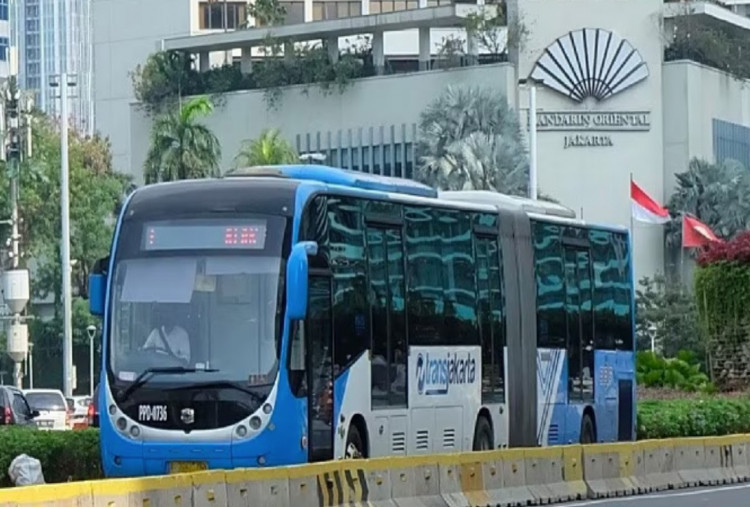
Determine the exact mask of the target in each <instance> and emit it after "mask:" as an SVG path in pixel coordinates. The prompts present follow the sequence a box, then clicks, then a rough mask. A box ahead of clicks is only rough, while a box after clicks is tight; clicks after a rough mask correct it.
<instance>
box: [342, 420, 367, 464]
mask: <svg viewBox="0 0 750 507" xmlns="http://www.w3.org/2000/svg"><path fill="white" fill-rule="evenodd" d="M364 455H365V453H364V444H363V442H362V435H360V434H359V430H358V429H357V427H356V426H350V427H349V435H348V436H347V437H346V459H359V458H362V457H364Z"/></svg>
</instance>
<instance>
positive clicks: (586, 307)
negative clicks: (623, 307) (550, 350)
mask: <svg viewBox="0 0 750 507" xmlns="http://www.w3.org/2000/svg"><path fill="white" fill-rule="evenodd" d="M591 269H592V265H591V251H590V249H589V248H588V245H585V246H584V245H571V244H566V245H565V313H566V321H567V335H568V340H567V353H568V401H569V402H570V403H591V402H593V400H594V381H593V380H594V377H593V374H594V319H593V301H592V283H591V281H592V275H591Z"/></svg>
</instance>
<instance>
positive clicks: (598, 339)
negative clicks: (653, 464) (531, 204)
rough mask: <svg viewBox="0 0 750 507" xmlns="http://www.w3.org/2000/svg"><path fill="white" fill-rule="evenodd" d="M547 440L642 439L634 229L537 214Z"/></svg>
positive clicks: (542, 411)
mask: <svg viewBox="0 0 750 507" xmlns="http://www.w3.org/2000/svg"><path fill="white" fill-rule="evenodd" d="M532 232H533V242H534V261H535V268H534V269H535V275H536V280H537V284H536V289H537V290H536V292H537V335H538V340H537V346H538V359H537V385H538V406H539V411H538V428H537V431H538V435H537V439H538V442H539V445H557V444H571V443H579V442H581V443H590V442H616V441H628V440H633V439H634V438H635V352H634V345H635V344H634V322H633V316H634V309H633V305H634V292H633V283H632V259H631V253H630V242H629V235H628V233H627V231H625V230H621V229H619V230H618V229H611V228H603V227H598V226H594V225H587V226H585V227H584V226H582V225H580V224H574V223H565V222H562V221H549V220H544V219H532Z"/></svg>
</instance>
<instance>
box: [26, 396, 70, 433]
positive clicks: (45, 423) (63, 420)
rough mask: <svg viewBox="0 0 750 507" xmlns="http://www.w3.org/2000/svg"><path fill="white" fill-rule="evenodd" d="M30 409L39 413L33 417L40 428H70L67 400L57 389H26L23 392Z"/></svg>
mask: <svg viewBox="0 0 750 507" xmlns="http://www.w3.org/2000/svg"><path fill="white" fill-rule="evenodd" d="M23 394H24V396H26V400H27V401H28V402H29V406H30V407H31V410H36V411H38V412H39V415H38V416H37V417H36V418H35V419H34V422H36V425H37V427H38V428H39V429H40V430H56V431H64V430H68V429H71V424H70V412H69V411H68V402H67V401H66V400H65V396H63V393H62V391H60V390H58V389H28V390H26V391H24V392H23Z"/></svg>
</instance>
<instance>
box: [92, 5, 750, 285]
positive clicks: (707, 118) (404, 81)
mask: <svg viewBox="0 0 750 507" xmlns="http://www.w3.org/2000/svg"><path fill="white" fill-rule="evenodd" d="M120 3H126V4H130V5H132V4H133V3H134V2H120ZM164 3H165V4H166V3H169V2H168V1H165V2H164ZM174 3H175V4H176V3H178V2H176V0H175V2H174ZM183 3H184V2H183ZM302 3H303V4H304V5H305V11H304V12H305V17H304V19H305V20H306V19H307V18H308V17H309V16H308V13H307V10H308V8H307V3H310V2H307V3H305V2H302ZM116 4H118V2H117V1H116V0H95V9H94V12H95V15H96V16H101V17H104V18H106V16H104V12H105V10H104V6H105V5H109V10H107V12H108V13H109V14H108V16H109V19H110V20H114V19H119V18H118V16H116V15H115V14H116V8H115V6H116ZM97 5H99V6H100V7H99V8H97V7H96V6H97ZM311 5H313V7H314V2H312V3H311ZM418 7H419V8H417V9H413V10H411V11H410V10H407V11H404V12H390V13H387V14H378V15H372V16H359V17H353V18H347V19H329V20H323V21H319V22H316V23H305V24H299V25H295V26H285V27H280V28H278V30H280V31H281V32H283V33H284V34H285V35H287V36H291V37H292V38H295V37H296V39H295V40H302V39H305V38H307V39H310V38H313V37H317V38H318V39H323V40H333V39H336V40H339V41H341V40H343V39H344V38H347V37H352V36H354V35H355V33H363V34H371V35H373V34H374V35H375V39H376V40H375V43H374V44H373V48H375V47H376V46H377V47H381V48H383V49H382V52H381V53H380V54H378V52H377V51H375V53H376V54H375V60H376V65H377V60H378V58H381V59H386V58H389V57H392V56H393V55H412V56H413V57H415V58H417V59H419V60H420V67H423V66H422V65H421V62H422V61H423V60H424V59H425V55H426V58H427V60H429V59H430V57H431V56H433V55H434V44H435V39H436V34H435V30H442V32H440V33H448V32H451V31H455V30H457V27H458V26H460V18H462V17H465V16H466V12H467V11H466V9H468V8H470V7H471V6H468V5H466V4H457V5H448V6H438V7H430V6H428V5H424V6H422V5H421V4H420V5H419V6H418ZM685 8H689V10H690V15H692V16H695V17H696V20H700V21H706V20H708V22H711V23H716V24H720V25H724V26H731V27H732V29H734V30H740V31H747V33H748V34H750V19H748V18H747V17H746V16H745V11H742V10H740V9H739V8H738V7H737V6H734V7H733V8H732V9H734V11H735V12H733V10H732V9H727V8H724V7H722V6H718V5H714V4H705V3H692V4H689V5H688V6H687V7H686V6H685V5H683V4H680V5H678V6H675V5H674V4H664V3H663V2H662V1H661V0H632V1H629V2H626V3H623V2H618V1H616V0H575V1H573V0H509V1H508V13H509V17H510V18H511V21H513V20H515V22H518V21H520V22H522V23H523V25H524V26H525V28H526V32H527V36H526V38H525V40H524V42H523V44H521V45H520V46H519V47H517V48H516V49H515V50H513V51H511V53H510V55H509V62H507V63H496V64H491V65H475V66H469V67H461V68H456V69H448V70H424V71H420V72H411V73H403V74H396V75H379V76H375V77H371V78H366V79H361V80H357V81H356V82H355V83H353V85H352V86H351V87H350V88H349V89H347V90H346V91H345V92H343V93H342V94H339V93H333V94H322V93H320V92H319V91H318V90H317V89H316V88H315V87H312V88H307V87H306V88H304V89H303V87H289V88H287V89H285V90H284V92H283V96H282V97H283V98H282V100H281V103H280V105H279V107H278V109H275V110H269V109H268V108H267V106H266V103H265V101H264V92H263V91H262V90H252V91H240V92H233V93H229V94H226V95H225V96H224V99H225V100H223V101H222V103H221V104H220V105H219V106H218V107H217V109H216V111H215V112H214V114H213V115H212V116H211V117H210V118H208V119H207V120H206V122H207V124H208V125H209V126H210V127H211V128H212V130H213V131H214V132H215V134H216V135H217V136H218V138H219V139H220V141H221V143H222V148H223V160H222V167H225V168H228V167H230V166H231V165H232V159H233V157H234V155H235V154H236V153H237V150H238V149H239V147H240V145H241V143H242V141H243V140H244V139H248V138H253V137H256V136H257V135H258V134H259V133H260V132H261V130H263V129H264V128H267V127H280V128H281V129H282V131H283V133H284V135H285V137H287V138H290V139H292V140H294V141H295V142H296V143H297V145H298V148H299V149H300V150H301V151H302V152H305V151H322V152H324V153H325V154H326V155H328V158H329V160H328V162H329V163H333V164H336V165H342V166H345V167H353V168H355V169H363V170H370V171H374V172H383V171H384V172H388V173H394V174H396V175H404V176H409V175H410V174H411V171H412V170H413V167H414V164H415V153H414V146H415V136H416V128H415V125H416V122H417V121H418V119H419V114H420V112H421V111H422V110H423V109H424V107H425V106H426V105H427V104H428V103H429V102H430V101H431V100H432V99H434V98H435V97H436V96H437V95H438V94H439V93H440V92H441V91H442V90H443V89H444V88H445V87H446V86H447V85H449V84H467V85H469V84H470V85H486V86H490V87H493V88H494V89H496V90H497V92H498V93H500V94H503V95H505V96H506V97H507V99H508V101H509V103H510V105H511V106H512V107H514V108H516V110H517V111H518V112H519V115H520V118H521V121H522V124H523V126H524V128H527V127H528V122H527V113H528V93H527V92H528V86H529V84H528V80H529V79H531V80H532V81H534V82H536V87H537V88H536V89H537V130H538V150H537V154H538V167H539V171H538V174H539V178H538V183H539V189H540V190H541V191H543V192H544V193H545V194H548V195H551V196H552V197H554V198H555V199H557V200H559V201H561V202H562V203H563V204H564V205H566V206H568V207H570V208H572V209H574V210H575V211H576V212H577V213H579V214H580V215H582V216H583V218H584V219H586V220H590V221H595V222H605V223H614V224H619V225H624V226H628V225H630V213H631V211H630V202H629V201H630V195H629V180H630V178H631V176H632V178H633V179H634V180H635V181H636V182H637V183H638V184H639V185H640V186H641V187H642V188H644V189H645V190H646V191H647V192H648V193H649V194H650V195H652V196H653V197H654V198H656V199H658V200H660V201H662V202H666V201H667V200H668V198H669V197H670V195H671V194H672V192H673V190H674V185H675V176H674V175H675V174H676V173H678V172H682V171H685V170H686V169H687V165H688V162H689V160H690V159H691V158H693V157H699V158H704V159H707V160H709V161H717V162H720V161H722V160H724V159H726V158H734V159H737V160H739V161H740V162H742V163H744V164H745V165H746V167H750V88H748V87H747V86H746V83H743V82H740V81H738V80H736V79H734V78H733V77H731V76H729V75H727V74H725V73H722V72H720V71H717V70H715V69H712V68H709V67H706V66H703V65H701V64H698V63H695V62H693V61H688V60H677V61H665V57H664V48H665V44H666V42H665V41H667V40H668V39H669V33H670V30H671V28H672V23H673V20H674V19H675V18H676V16H679V15H684V14H685V12H682V11H678V9H685ZM98 9H101V10H98ZM123 9H124V7H123ZM97 12H98V14H96V13H97ZM198 12H199V9H194V12H193V13H192V14H191V15H192V16H197V13H198ZM363 12H364V10H363ZM120 15H121V16H124V15H125V12H124V11H121V12H120ZM175 18H176V17H174V18H172V19H170V22H174V23H175V24H174V26H173V27H171V29H170V30H171V31H166V32H165V31H164V30H163V29H162V28H158V29H157V27H156V26H153V27H148V26H143V27H137V28H136V32H137V33H136V36H135V38H133V37H130V38H127V39H126V37H125V36H124V34H120V35H118V29H117V27H115V26H111V25H112V21H110V26H107V25H102V28H101V29H99V28H97V31H98V33H100V36H98V37H99V38H98V39H95V42H96V49H95V54H96V61H97V77H96V80H97V91H96V96H97V125H98V128H99V129H100V130H101V131H102V132H103V133H105V134H107V135H110V136H111V137H112V141H113V146H117V147H116V148H115V149H116V157H117V158H116V161H117V162H116V167H117V168H118V169H121V170H125V171H128V172H130V173H132V174H134V175H135V176H136V179H139V177H140V175H141V174H142V167H143V161H144V159H145V154H146V152H147V150H148V142H149V130H150V125H151V118H149V117H148V115H146V114H145V113H144V112H143V111H142V108H140V106H139V105H138V104H135V103H134V102H133V99H132V91H131V84H130V81H129V80H126V79H123V76H124V75H125V73H126V72H127V71H128V70H129V69H132V68H133V67H134V66H135V65H136V64H138V63H142V61H143V60H144V59H145V56H144V55H147V54H148V53H149V52H151V51H153V50H154V49H155V48H156V47H163V48H166V49H181V50H185V51H189V52H192V53H194V54H196V55H197V61H198V62H200V65H201V66H202V67H208V66H210V65H211V64H212V63H214V62H215V61H216V60H215V58H217V55H218V58H220V59H221V58H226V55H228V54H231V55H232V56H233V58H234V59H235V60H236V61H239V62H238V63H239V64H240V65H246V62H247V65H249V55H251V54H252V49H251V47H252V46H257V44H258V38H259V37H261V35H260V34H258V33H257V32H258V31H255V30H243V31H241V32H240V31H238V32H233V33H223V32H224V31H225V30H223V29H222V30H214V29H212V30H210V32H205V33H202V34H201V33H199V32H200V30H199V29H197V30H193V29H192V28H190V27H191V26H193V25H191V23H193V24H195V23H197V21H196V18H195V17H193V18H190V19H188V16H187V15H186V17H185V18H184V19H182V20H181V21H180V22H179V23H178V22H176V21H175ZM104 22H105V21H102V23H104ZM115 24H116V23H115ZM147 24H148V23H143V25H147ZM179 24H181V26H177V25H179ZM140 29H142V31H139V30H140ZM131 31H132V30H131ZM159 31H161V33H160V34H157V32H159ZM281 32H280V33H281ZM384 32H385V35H382V34H384ZM390 33H396V34H398V37H401V38H400V39H398V41H399V42H398V43H392V44H390V46H388V45H386V44H385V42H384V41H385V40H387V36H388V35H389V34H390ZM425 33H426V34H427V36H425ZM105 34H110V35H107V36H106V37H109V38H108V39H106V40H105V38H106V37H105ZM378 34H381V36H382V37H383V39H381V40H380V41H378V40H377V35H378ZM404 34H407V35H404ZM408 34H416V39H417V40H415V41H411V40H409V37H408ZM131 35H132V34H131ZM437 37H439V35H438V36H437ZM118 38H119V39H118ZM136 39H137V40H139V41H140V42H139V43H138V44H139V48H140V49H139V50H140V54H138V55H136V53H137V51H135V50H133V49H132V48H133V47H135V46H134V45H133V44H132V43H131V42H127V43H126V40H127V41H130V40H136ZM307 39H305V40H307ZM118 40H119V41H120V42H117V41H118ZM391 40H392V41H393V40H395V39H391ZM136 57H139V58H136ZM102 67H109V68H110V69H111V70H109V71H105V72H101V73H100V72H99V69H100V68H102ZM115 69H117V72H119V73H120V74H117V72H115ZM524 79H525V80H527V82H526V84H522V83H519V80H524ZM115 104H117V105H115ZM123 110H126V111H127V114H125V113H123ZM125 119H126V120H125ZM663 234H664V229H663V227H660V226H649V225H641V224H637V223H636V225H635V231H634V241H635V246H636V251H635V266H636V276H637V277H639V278H640V277H641V276H644V275H651V274H653V273H654V272H657V271H663V270H664V269H665V258H666V259H669V258H670V256H669V255H665V251H664V241H663Z"/></svg>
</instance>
